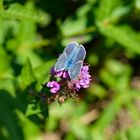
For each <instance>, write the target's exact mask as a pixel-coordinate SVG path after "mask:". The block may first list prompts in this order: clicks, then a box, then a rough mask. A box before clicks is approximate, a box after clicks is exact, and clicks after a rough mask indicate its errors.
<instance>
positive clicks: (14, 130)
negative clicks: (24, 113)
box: [0, 90, 24, 140]
mask: <svg viewBox="0 0 140 140" xmlns="http://www.w3.org/2000/svg"><path fill="white" fill-rule="evenodd" d="M15 103H16V100H15V99H14V98H12V97H11V96H10V94H9V93H8V92H6V91H4V90H0V114H1V115H0V126H1V128H3V129H1V131H0V135H1V133H2V134H3V135H4V137H5V139H6V138H8V139H13V140H23V139H24V138H23V134H22V130H21V127H20V125H19V120H18V117H17V115H16V113H15V106H14V105H15ZM4 130H5V131H6V133H5V131H4Z"/></svg>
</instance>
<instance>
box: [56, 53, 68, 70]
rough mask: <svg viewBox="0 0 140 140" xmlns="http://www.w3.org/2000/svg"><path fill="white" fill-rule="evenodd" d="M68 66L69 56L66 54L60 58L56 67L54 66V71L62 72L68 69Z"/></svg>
mask: <svg viewBox="0 0 140 140" xmlns="http://www.w3.org/2000/svg"><path fill="white" fill-rule="evenodd" d="M66 66H67V54H66V53H65V52H64V53H62V54H61V55H60V57H59V58H58V60H57V62H56V64H55V66H54V71H56V72H58V71H62V70H64V69H65V68H66Z"/></svg>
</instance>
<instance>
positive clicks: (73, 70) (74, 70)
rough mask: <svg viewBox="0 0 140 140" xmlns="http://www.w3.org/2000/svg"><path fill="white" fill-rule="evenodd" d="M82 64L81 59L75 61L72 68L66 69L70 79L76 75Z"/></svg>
mask: <svg viewBox="0 0 140 140" xmlns="http://www.w3.org/2000/svg"><path fill="white" fill-rule="evenodd" d="M82 66H83V61H79V62H77V63H75V64H74V65H73V67H72V68H70V69H68V74H69V76H70V78H71V79H72V80H73V79H76V78H77V77H78V75H79V73H80V70H81V67H82Z"/></svg>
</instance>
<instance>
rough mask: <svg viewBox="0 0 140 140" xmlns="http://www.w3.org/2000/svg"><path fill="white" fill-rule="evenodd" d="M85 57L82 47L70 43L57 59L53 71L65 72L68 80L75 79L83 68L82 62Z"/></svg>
mask: <svg viewBox="0 0 140 140" xmlns="http://www.w3.org/2000/svg"><path fill="white" fill-rule="evenodd" d="M85 56H86V50H85V48H84V47H83V46H82V45H79V44H78V43H76V42H72V43H70V44H68V45H67V47H66V48H65V49H64V51H63V53H62V54H61V55H60V57H59V58H58V60H57V62H56V64H55V67H54V70H55V71H56V72H59V71H62V70H66V71H68V74H69V76H70V78H71V79H72V80H73V79H76V78H77V77H78V75H79V73H80V70H81V67H82V66H83V60H84V59H85Z"/></svg>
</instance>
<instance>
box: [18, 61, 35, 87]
mask: <svg viewBox="0 0 140 140" xmlns="http://www.w3.org/2000/svg"><path fill="white" fill-rule="evenodd" d="M34 81H35V76H34V74H33V70H32V66H31V63H30V61H29V60H27V61H26V63H25V64H24V65H23V68H22V71H21V74H20V76H19V82H20V87H21V88H22V89H25V88H26V87H27V86H29V85H30V84H32V83H33V82H34Z"/></svg>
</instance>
